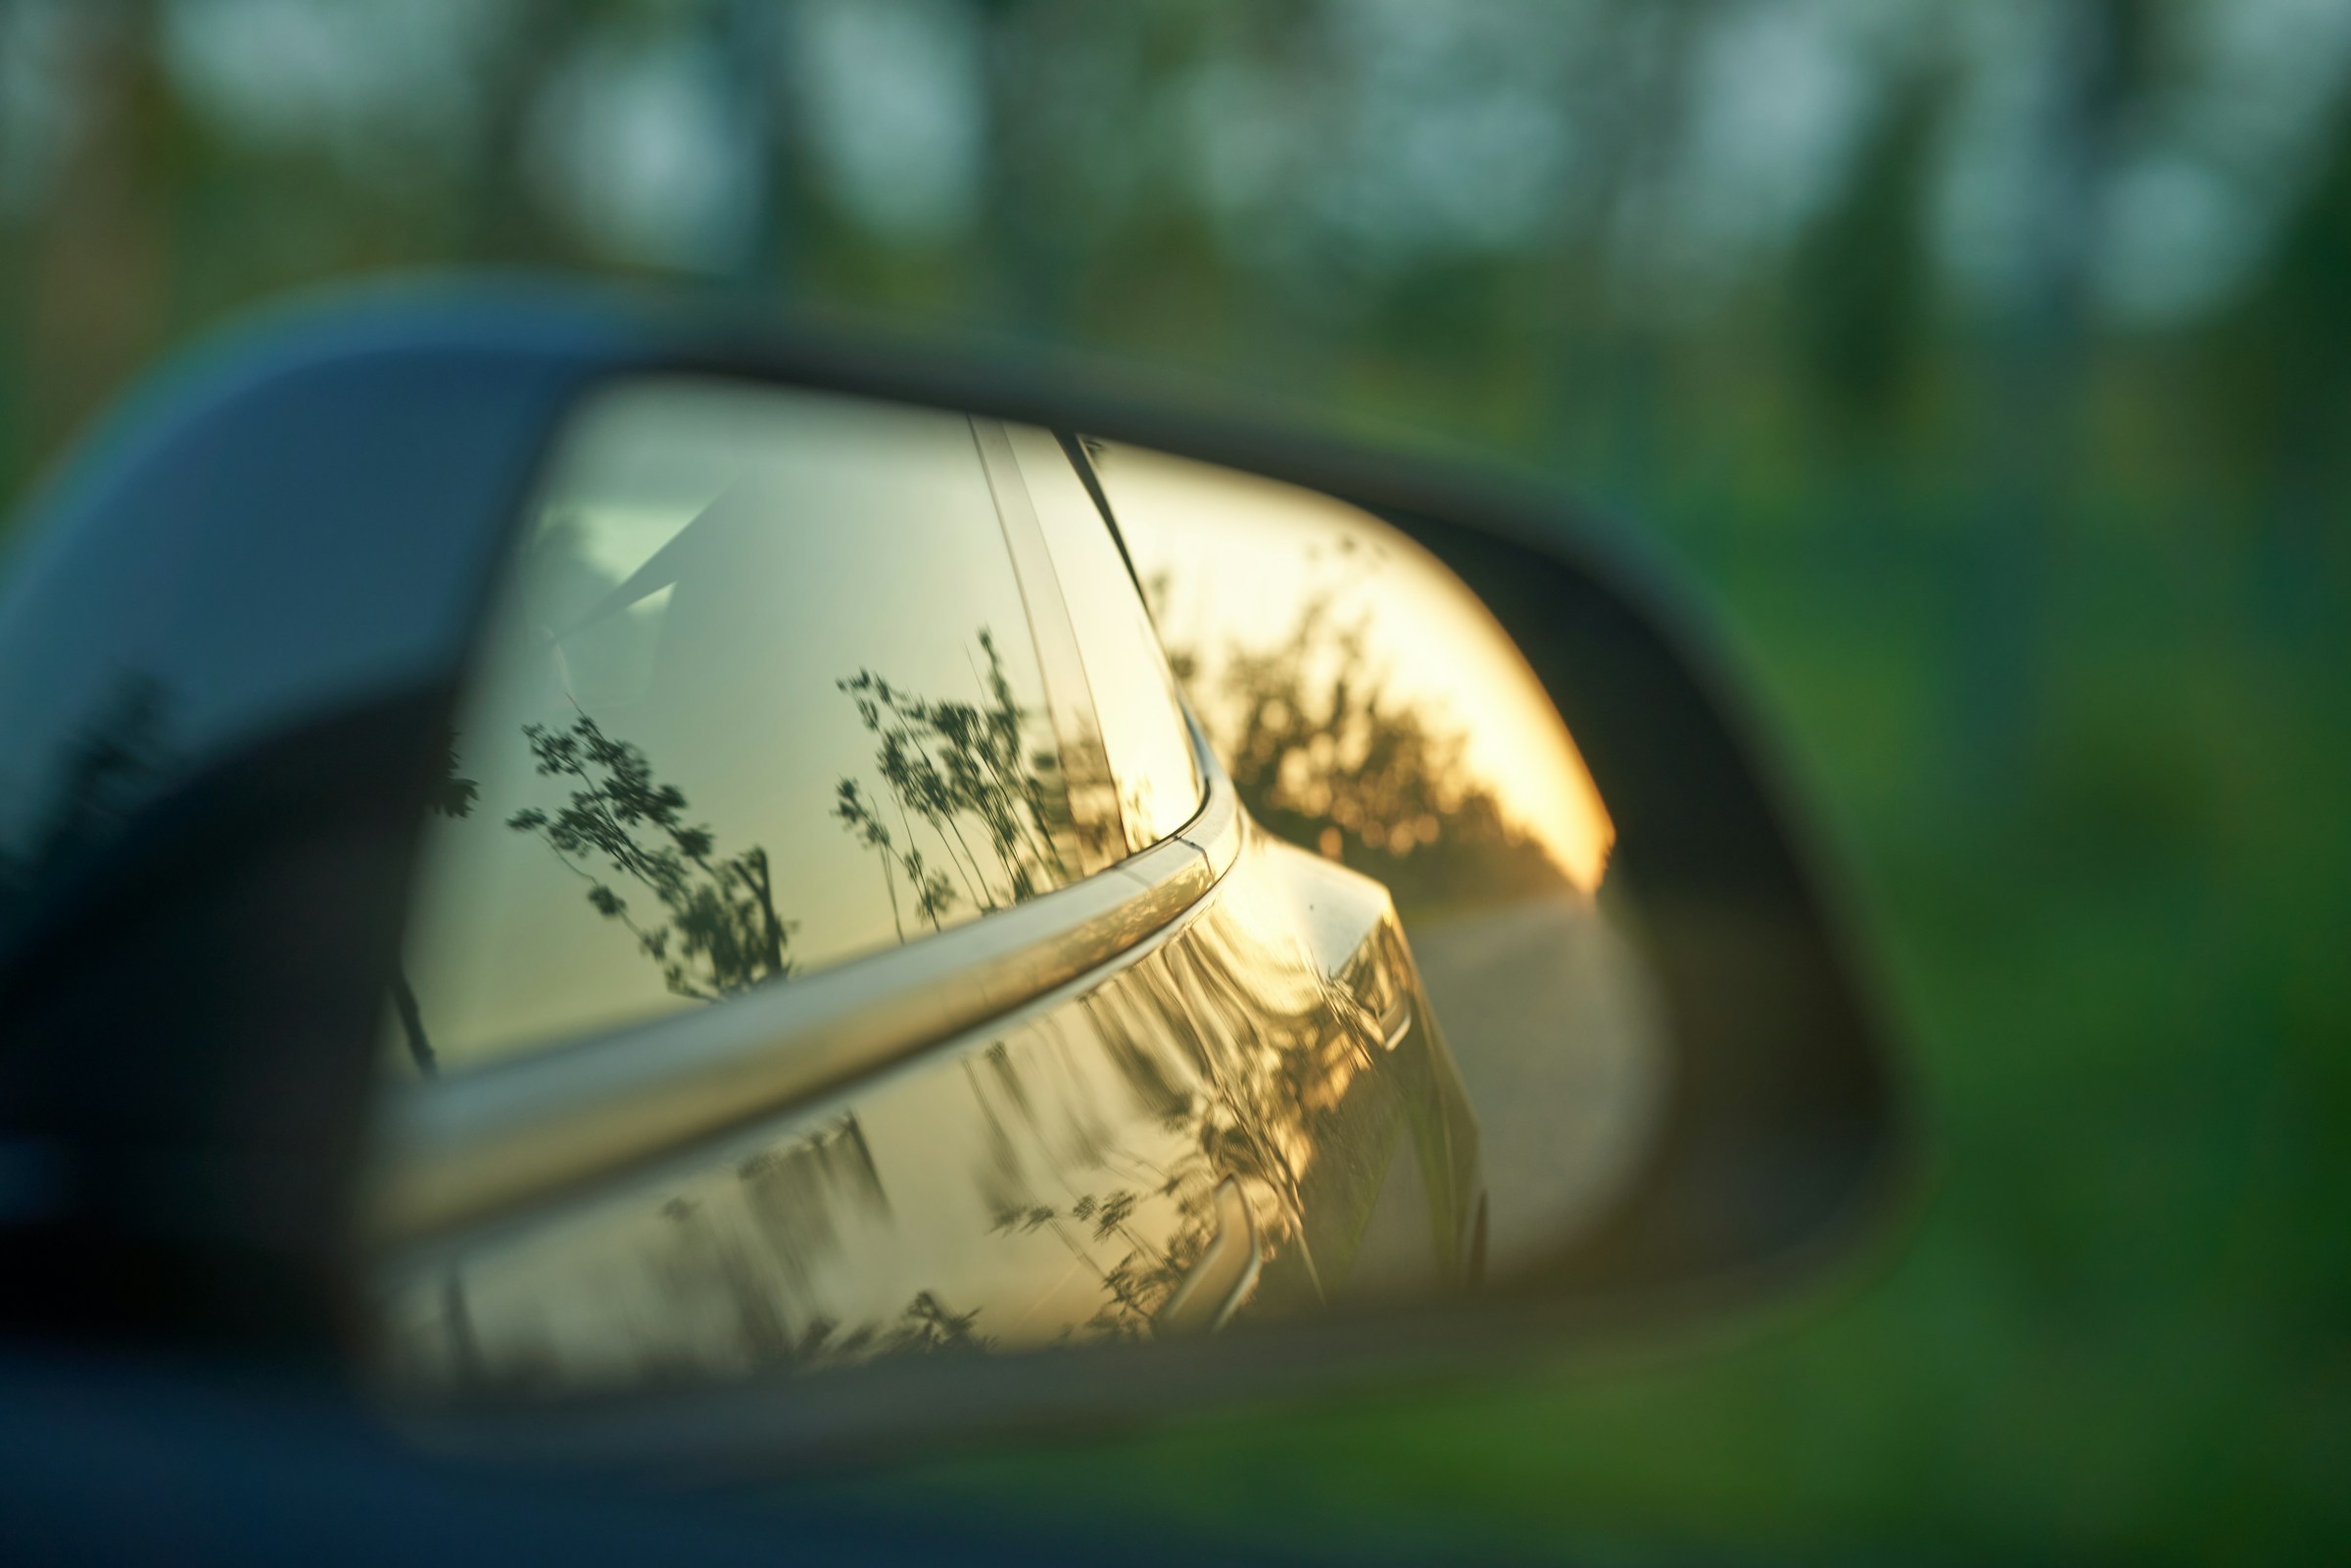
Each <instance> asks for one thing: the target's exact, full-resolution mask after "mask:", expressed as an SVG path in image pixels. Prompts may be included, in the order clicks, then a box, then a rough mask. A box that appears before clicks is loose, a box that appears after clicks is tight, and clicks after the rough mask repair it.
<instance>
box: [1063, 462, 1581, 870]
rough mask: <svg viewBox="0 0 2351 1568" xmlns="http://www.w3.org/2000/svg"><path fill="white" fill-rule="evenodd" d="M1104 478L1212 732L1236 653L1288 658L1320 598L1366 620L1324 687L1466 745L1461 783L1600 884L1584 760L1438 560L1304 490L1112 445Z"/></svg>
mask: <svg viewBox="0 0 2351 1568" xmlns="http://www.w3.org/2000/svg"><path fill="white" fill-rule="evenodd" d="M1097 466H1098V468H1099V471H1100V473H1101V476H1102V483H1103V487H1104V489H1105V490H1106V491H1107V492H1108V493H1109V496H1110V501H1111V508H1112V511H1113V512H1114V513H1115V514H1116V515H1117V517H1118V519H1119V526H1120V530H1121V532H1122V533H1123V534H1124V535H1125V537H1126V540H1127V545H1128V549H1129V551H1131V552H1132V554H1133V556H1134V561H1135V569H1136V570H1137V572H1139V573H1140V574H1141V575H1142V577H1143V579H1144V581H1145V582H1147V583H1149V582H1157V583H1162V584H1164V594H1163V598H1164V602H1163V603H1162V604H1161V605H1160V631H1161V635H1162V636H1163V637H1164V638H1165V639H1166V641H1168V643H1169V645H1170V646H1172V647H1181V648H1184V649H1186V650H1189V651H1190V652H1191V653H1192V655H1193V657H1194V658H1195V659H1196V660H1197V661H1198V665H1199V669H1198V673H1197V674H1196V675H1195V677H1194V679H1193V680H1192V683H1191V688H1192V697H1193V701H1194V703H1195V705H1196V706H1197V707H1199V708H1200V710H1201V712H1202V717H1203V720H1204V722H1206V723H1207V725H1208V727H1209V730H1210V733H1211V734H1212V735H1216V734H1217V733H1218V732H1219V730H1220V727H1221V725H1224V724H1227V723H1228V722H1229V720H1230V719H1231V718H1232V714H1231V711H1230V702H1229V700H1228V698H1226V697H1225V696H1224V695H1223V693H1222V685H1223V681H1222V677H1223V673H1224V670H1225V669H1226V667H1227V666H1228V665H1229V663H1230V660H1231V656H1232V655H1233V653H1234V652H1235V651H1236V650H1238V651H1242V652H1261V653H1262V652H1264V651H1266V650H1268V649H1271V648H1273V647H1275V646H1278V645H1279V644H1280V642H1281V641H1282V640H1283V639H1284V638H1286V637H1288V636H1289V635H1290V634H1291V633H1292V632H1293V631H1294V630H1295V629H1296V628H1297V627H1298V626H1299V625H1300V624H1301V621H1302V619H1303V618H1304V617H1305V616H1306V614H1307V613H1308V610H1309V607H1310V606H1311V605H1313V604H1314V603H1315V602H1316V601H1318V600H1326V601H1327V602H1328V606H1329V611H1330V619H1331V621H1332V623H1333V624H1334V625H1335V626H1345V625H1349V624H1352V623H1355V622H1357V621H1359V620H1360V621H1361V623H1362V624H1363V626H1364V628H1365V631H1366V634H1367V637H1366V641H1365V644H1364V651H1365V654H1366V657H1364V658H1363V659H1362V660H1361V661H1360V665H1359V667H1358V668H1356V669H1354V670H1351V671H1350V670H1342V669H1339V668H1336V667H1332V668H1330V669H1327V670H1326V671H1324V672H1323V676H1324V679H1325V680H1326V681H1335V680H1336V679H1338V678H1339V677H1341V676H1342V675H1344V676H1348V677H1349V678H1351V679H1352V680H1354V681H1355V682H1356V683H1357V684H1358V685H1359V686H1361V685H1364V684H1366V683H1384V685H1385V687H1386V689H1387V690H1388V691H1389V692H1390V693H1391V695H1392V696H1393V697H1394V698H1395V699H1396V700H1398V701H1400V702H1402V703H1404V704H1407V705H1411V706H1414V707H1415V708H1417V709H1419V710H1420V711H1421V712H1422V713H1423V714H1424V715H1425V716H1426V717H1427V719H1428V722H1429V723H1430V724H1431V725H1432V727H1434V728H1436V729H1439V730H1441V731H1448V732H1457V733H1459V734H1460V735H1461V736H1462V737H1463V741H1464V745H1463V751H1462V754H1461V758H1460V767H1461V776H1460V777H1459V778H1458V779H1456V780H1454V781H1453V782H1452V783H1453V786H1454V787H1456V788H1459V787H1461V786H1462V785H1464V784H1479V785H1482V786H1484V787H1485V788H1486V789H1488V790H1489V791H1491V792H1492V793H1493V795H1494V796H1495V797H1496V798H1497V799H1498V800H1499V801H1500V803H1501V805H1502V807H1503V809H1504V812H1505V814H1506V815H1507V816H1508V817H1509V818H1510V819H1511V821H1513V822H1514V823H1515V824H1516V825H1517V826H1519V827H1520V828H1522V829H1523V830H1524V831H1525V832H1529V833H1531V834H1532V835H1533V836H1534V837H1535V838H1537V839H1538V840H1539V841H1540V842H1541V843H1542V844H1543V845H1544V846H1545V847H1546V848H1547V849H1548V850H1549V851H1550V853H1551V855H1552V856H1553V858H1554V859H1555V860H1556V861H1557V863H1558V864H1559V868H1560V869H1561V870H1562V871H1563V872H1564V873H1565V874H1566V876H1567V878H1568V879H1569V880H1570V881H1572V882H1573V883H1574V884H1575V885H1576V886H1577V887H1580V888H1582V889H1584V890H1585V891H1587V892H1589V891H1591V890H1592V889H1594V888H1596V887H1598V886H1599V884H1600V879H1601V876H1602V874H1603V872H1604V870H1605V868H1606V867H1607V856H1608V849H1609V846H1610V845H1611V844H1612V843H1613V842H1614V836H1615V832H1614V829H1613V827H1612V826H1611V824H1610V823H1609V821H1608V816H1607V810H1606V808H1605V807H1604V806H1603V805H1602V804H1601V800H1600V795H1599V792H1598V790H1596V789H1595V788H1594V787H1593V784H1592V780H1591V776H1590V775H1589V774H1588V773H1587V772H1586V771H1585V768H1584V765H1583V759H1582V758H1580V757H1579V756H1577V755H1576V751H1575V746H1574V742H1573V741H1572V740H1571V739H1570V738H1569V736H1568V735H1567V731H1566V728H1565V726H1563V725H1562V724H1561V723H1560V722H1559V715H1558V713H1557V711H1556V710H1555V709H1554V708H1553V707H1552V705H1551V699H1550V698H1549V697H1548V696H1547V695H1546V694H1545V693H1544V691H1543V687H1542V683H1541V682H1539V681H1538V680H1536V678H1535V675H1534V672H1533V671H1531V670H1529V669H1528V668H1527V666H1526V661H1525V659H1524V657H1523V656H1522V655H1520V654H1519V652H1518V650H1517V647H1516V645H1515V644H1514V643H1512V642H1511V640H1510V637H1509V634H1507V633H1505V632H1504V631H1503V630H1502V628H1501V627H1500V625H1499V624H1497V623H1496V622H1495V620H1494V617H1493V615H1492V613H1491V612H1489V611H1488V610H1487V609H1486V607H1485V606H1484V605H1483V604H1482V603H1480V602H1479V601H1478V599H1477V596H1476V595H1475V594H1471V593H1470V592H1469V591H1468V589H1466V588H1464V587H1463V586H1462V583H1461V581H1460V580H1459V579H1458V578H1456V577H1454V575H1453V574H1452V573H1451V572H1449V571H1447V570H1446V569H1445V567H1444V566H1443V565H1441V564H1440V563H1439V562H1437V561H1436V559H1435V558H1434V557H1432V556H1430V555H1429V554H1428V553H1427V552H1426V551H1425V550H1423V549H1421V548H1420V547H1419V546H1416V545H1414V544H1413V543H1412V542H1411V541H1410V540H1407V539H1405V538H1404V537H1403V536H1402V535H1400V534H1398V533H1397V532H1396V531H1395V530H1394V529H1393V528H1390V527H1389V526H1388V525H1387V524H1385V523H1382V522H1380V521H1379V520H1378V519H1376V518H1373V517H1370V516H1367V515H1366V514H1365V513H1364V512H1362V511H1360V510H1359V509H1357V508H1355V507H1353V506H1349V505H1347V504H1346V503H1344V502H1342V501H1338V500H1334V499H1330V498H1329V497H1327V496H1321V495H1318V494H1316V493H1315V492H1312V491H1306V490H1300V489H1298V488H1296V487H1295V486H1290V485H1282V484H1276V483H1274V482H1272V481H1271V480H1265V479H1259V478H1255V477H1253V476H1251V475H1247V474H1239V473H1235V472H1233V471H1231V470H1229V469H1225V468H1220V467H1216V466H1214V465H1212V464H1207V463H1199V462H1192V461H1189V460H1186V459H1183V458H1177V457H1170V456H1167V455H1165V454H1163V453H1159V452H1153V451H1144V450H1141V449H1138V448H1132V447H1123V446H1118V445H1107V446H1105V447H1104V449H1103V450H1102V452H1101V454H1100V457H1099V459H1098V464H1097ZM1334 657H1335V655H1334Z"/></svg>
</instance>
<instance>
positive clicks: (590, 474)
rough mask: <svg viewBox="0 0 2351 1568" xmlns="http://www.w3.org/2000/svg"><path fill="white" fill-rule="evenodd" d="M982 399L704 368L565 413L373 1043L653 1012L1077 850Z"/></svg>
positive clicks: (767, 974)
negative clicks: (820, 387) (988, 467)
mask: <svg viewBox="0 0 2351 1568" xmlns="http://www.w3.org/2000/svg"><path fill="white" fill-rule="evenodd" d="M1048 711H1050V710H1049V708H1048V704H1047V700H1046V693H1045V691H1044V689H1043V676H1042V674H1041V672H1040V667H1039V662H1038V657H1037V653H1036V650H1035V646H1034V642H1033V639H1032V634H1031V630H1030V624H1029V620H1028V616H1027V612H1026V610H1025V608H1024V601H1023V597H1022V592H1021V585H1020V583H1019V581H1018V580H1017V578H1016V576H1015V572H1014V569H1013V565H1012V559H1011V556H1010V554H1009V552H1008V550H1007V547H1006V544H1005V540H1004V535H1003V530H1002V527H1001V525H1000V523H999V521H998V517H997V513H996V509H995V503H994V501H993V499H991V492H990V489H989V485H988V482H987V476H986V473H985V471H984V465H983V462H982V458H981V453H980V451H979V449H978V447H977V446H976V443H975V439H974V433H973V429H972V425H971V422H970V421H969V420H968V419H966V418H964V417H963V416H961V415H957V414H944V413H936V412H930V411H922V410H914V409H907V408H902V407H897V406H893V405H886V404H869V403H864V402H860V401H857V400H852V399H843V398H834V397H824V396H813V395H807V394H798V393H792V392H784V391H775V390H766V389H750V388H743V387H735V386H729V385H726V384H721V383H709V382H696V381H683V380H676V381H648V382H642V383H636V384H631V385H628V386H625V387H622V388H619V389H616V390H613V391H610V392H607V393H605V394H603V395H601V396H600V397H599V398H598V399H597V400H595V401H594V402H593V403H592V404H589V405H588V406H587V407H586V408H585V409H584V410H583V411H582V413H581V414H580V415H579V416H578V417H577V418H576V419H575V421H574V423H573V425H572V426H571V428H570V430H569V432H568V433H567V435H566V436H565V438H564V439H563V440H562V441H561V443H560V444H559V446H558V448H557V451H556V454H555V458H554V462H553V464H552V471H551V474H550V476H549V479H548V481H547V483H546V485H545V487H544V491H543V495H542V499H541V500H540V502H539V504H538V505H537V507H536V510H535V514H534V515H533V517H532V518H531V519H530V520H529V524H528V527H527V529H526V530H525V537H524V539H523V541H522V544H521V545H520V546H519V550H518V555H517V559H516V562H515V565H514V567H513V568H512V570H511V572H510V574H509V581H508V584H507V587H506V589H505V592H504V598H503V601H502V603H501V605H500V606H499V608H498V610H497V611H496V613H495V615H494V617H493V622H492V626H491V629H490V631H489V633H488V635H487V638H486V641H485V643H484V646H483V648H482V651H481V654H480V657H479V662H478V667H477V671H476V674H475V676H474V678H473V680H472V682H471V689H470V691H469V692H468V694H467V695H466V697H465V699H464V702H463V704H462V707H461V711H460V714H459V717H458V719H457V722H456V730H455V734H454V735H453V736H452V737H451V743H450V746H449V753H448V757H447V770H446V773H445V775H444V777H443V779H442V781H441V787H440V789H439V792H438V795H437V798H436V800H435V802H434V810H435V816H434V819H433V820H432V822H431V823H430V824H429V826H428V830H427V834H426V843H425V848H424V852H423V856H422V859H421V862H420V870H419V882H418V892H417V900H416V905H415V912H414V914H413V916H412V917H411V921H410V930H409V937H408V944H407V948H406V953H405V958H404V963H403V973H402V974H401V976H400V977H399V979H398V980H397V981H396V983H395V985H394V1007H393V1010H392V1011H393V1015H394V1017H393V1019H392V1022H391V1023H390V1024H389V1025H388V1031H389V1034H390V1036H391V1037H390V1039H389V1041H388V1044H387V1050H388V1053H389V1054H390V1055H392V1056H393V1057H394V1058H395V1059H396V1060H401V1061H405V1062H407V1063H408V1064H410V1065H411V1066H412V1067H414V1068H415V1069H419V1070H432V1069H436V1068H447V1067H453V1066H464V1065H469V1064H473V1063H477V1062H481V1061H484V1060H488V1059H490V1058H493V1057H496V1056H499V1055H502V1054H504V1053H507V1052H510V1051H513V1050H516V1049H519V1048H526V1047H528V1046H530V1045H532V1044H534V1043H537V1042H548V1041H553V1040H559V1039H564V1038H569V1037H574V1036H577V1035H579V1034H582V1033H585V1032H589V1031H593V1030H597V1029H601V1028H606V1027H611V1026H614V1025H618V1024H623V1023H627V1022H637V1021H641V1020H644V1019H646V1018H648V1017H652V1016H655V1015H658V1014H660V1013H663V1012H665V1011H668V1010H673V1009H678V1008H684V1007H691V1006H694V1005H696V1004H697V1003H701V1002H707V1001H715V1000H719V999H721V998H724V997H726V996H729V995H732V994H735V993H737V992H740V991H742V990H744V989H745V988H746V987H749V986H752V985H756V984H760V983H764V982H769V981H774V980H781V979H787V978H789V977H791V976H792V975H795V974H805V973H807V972H808V971H810V970H813V969H817V968H821V967H823V966H826V965H830V964H834V963H838V962H840V961H841V960H843V959H847V958H851V957H854V956H856V955H859V954H863V953H868V952H872V951H875V950H877V949H881V948H886V947H888V946H891V945H893V944H896V943H901V942H907V941H912V940H915V939H917V938H919V937H921V936H922V935H924V934H925V933H927V932H931V931H936V930H941V929H945V928H947V927H952V926H955V925H957V924H959V923H962V922H964V921H968V920H971V919H973V918H975V917H977V916H979V915H982V914H984V913H986V912H987V911H989V910H994V909H1000V908H1003V907H1005V906H1007V905H1010V904H1013V903H1016V902H1018V901H1020V900H1022V899H1025V898H1029V897H1032V896H1033V895H1035V894H1037V893H1040V892H1044V891H1046V890H1049V889H1051V888H1053V887H1057V886H1060V885H1063V884H1064V883H1066V882H1068V881H1070V880H1073V879H1075V878H1076V877H1077V876H1078V875H1080V868H1079V863H1078V857H1077V854H1076V849H1075V843H1074V839H1073V835H1072V831H1071V821H1070V812H1069V806H1068V800H1069V791H1068V788H1067V785H1066V782H1065V780H1064V779H1063V777H1062V770H1061V763H1060V756H1061V748H1060V746H1059V745H1058V743H1057V741H1056V737H1055V736H1054V735H1053V733H1052V730H1051V726H1050V724H1049V722H1048V721H1047V719H1046V718H1045V715H1046V714H1047V712H1048Z"/></svg>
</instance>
